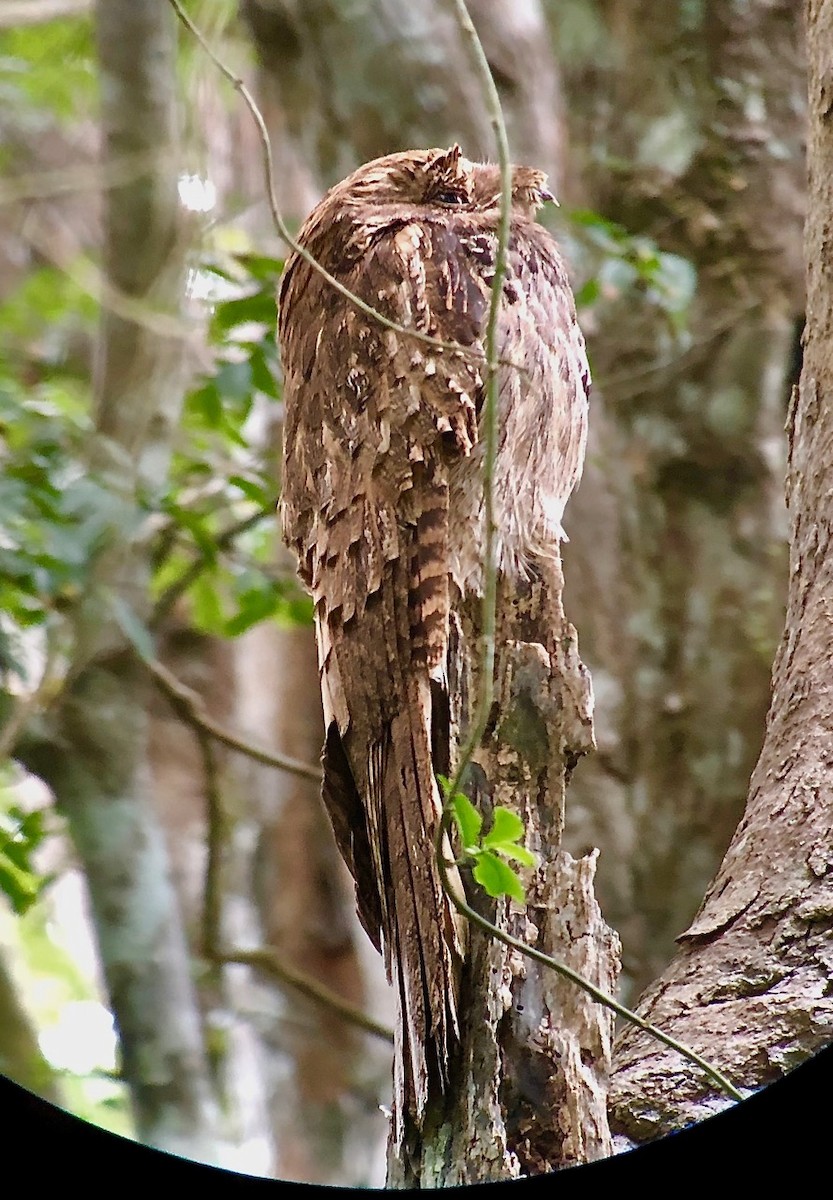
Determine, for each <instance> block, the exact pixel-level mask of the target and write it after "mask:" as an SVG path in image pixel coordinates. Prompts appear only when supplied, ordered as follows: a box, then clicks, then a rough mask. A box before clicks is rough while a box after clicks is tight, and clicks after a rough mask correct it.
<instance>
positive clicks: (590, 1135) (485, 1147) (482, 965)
mask: <svg viewBox="0 0 833 1200" xmlns="http://www.w3.org/2000/svg"><path fill="white" fill-rule="evenodd" d="M552 566H553V570H552V573H551V574H550V575H549V577H548V578H547V579H539V580H537V581H535V582H533V583H531V584H528V585H526V586H521V587H519V586H518V585H517V583H514V584H513V585H512V586H511V587H510V586H509V585H508V584H507V585H503V586H502V587H501V589H500V597H499V620H498V631H497V638H496V646H497V663H496V678H497V681H498V687H497V694H496V698H495V704H494V707H493V711H492V717H491V719H490V722H489V727H488V730H487V733H486V736H485V737H484V739H483V742H482V743H481V745H480V747H479V748H478V750H477V751H476V753H475V755H474V759H473V763H472V767H471V768H470V771H469V780H470V782H469V784H468V785H467V790H468V792H469V795H470V798H471V799H472V801H473V802H474V803H475V805H476V806H477V807H478V809H479V810H480V811H481V812H482V813H483V814H484V816H485V817H486V818H487V819H489V818H490V817H491V813H492V811H493V810H494V807H495V806H496V805H498V804H500V805H503V806H506V807H508V808H511V809H512V810H513V811H515V812H517V813H518V815H519V816H520V817H521V818H522V819H523V821H524V826H525V829H526V842H527V847H528V848H529V849H530V850H532V851H534V852H535V853H536V854H538V855H539V866H538V867H537V869H536V870H535V871H534V873H533V874H532V878H531V880H530V882H529V884H528V886H527V889H526V906H525V907H524V906H519V905H516V904H515V903H514V902H500V903H498V904H497V905H496V904H495V902H490V901H489V900H488V898H487V897H486V896H485V893H484V892H483V891H482V890H481V889H480V888H478V887H477V885H476V884H473V883H472V882H471V881H469V889H468V890H469V901H470V903H471V904H472V906H473V907H475V908H476V909H477V910H478V911H480V912H481V914H482V915H483V916H485V917H487V919H489V920H490V921H492V922H496V923H497V924H498V925H499V926H500V927H501V928H502V929H504V930H506V931H507V932H509V933H511V934H513V935H514V936H515V937H517V938H519V939H521V940H522V941H524V942H526V943H527V944H528V945H531V946H533V947H536V948H537V949H540V950H543V951H544V952H545V953H549V954H552V955H554V956H555V957H556V958H559V959H562V960H563V961H565V962H566V963H567V964H568V965H569V966H571V967H572V968H573V969H574V970H575V971H578V972H579V973H580V974H582V975H584V976H586V977H587V978H589V979H590V980H591V981H592V982H593V983H595V984H596V985H597V986H598V987H601V988H602V989H604V990H605V991H607V992H608V993H610V992H613V991H614V990H615V987H616V981H617V977H618V969H619V960H618V953H619V940H618V938H617V937H616V935H615V934H614V933H613V932H612V930H610V929H609V928H608V927H607V925H606V924H605V922H604V920H603V919H602V915H601V912H600V910H599V907H598V905H597V904H596V901H595V898H594V895H593V877H594V875H595V867H596V855H595V853H592V854H590V855H588V856H586V857H585V858H583V859H579V860H575V859H573V858H572V857H571V856H570V855H569V854H567V853H566V851H564V850H562V849H561V848H560V843H561V833H562V830H563V826H564V800H565V789H566V784H567V781H568V779H569V776H570V774H571V773H572V770H573V767H574V766H575V764H576V762H577V761H578V759H579V758H580V757H581V756H582V755H583V754H586V753H587V752H588V751H589V750H590V749H591V748H592V746H593V724H592V708H593V698H592V689H591V686H590V679H589V676H588V675H587V671H586V669H585V668H584V665H583V664H582V662H581V660H580V658H579V656H578V647H577V639H576V632H575V629H573V627H572V625H570V624H569V623H568V622H567V621H566V620H565V618H564V610H563V606H562V602H561V592H562V588H563V580H562V576H561V570H560V566H559V565H558V564H557V563H554V564H552ZM480 625H481V622H480V611H479V606H478V605H477V604H467V605H465V606H464V607H463V608H462V610H461V611H459V612H458V613H457V614H456V617H455V619H454V621H453V625H452V648H451V651H450V665H449V695H450V699H451V721H452V730H453V732H454V735H455V737H456V741H457V744H458V747H459V745H460V744H461V743H462V742H463V741H465V738H466V734H467V728H468V725H469V723H470V720H471V718H472V716H473V714H472V712H471V711H470V710H469V704H470V699H469V698H474V697H475V696H477V695H478V676H479V653H480V639H479V636H478V630H479V629H480ZM469 932H470V945H469V950H468V953H467V957H466V968H465V972H464V979H463V992H462V997H461V1002H460V1014H461V1021H462V1030H461V1042H462V1053H461V1055H460V1058H459V1060H458V1062H457V1063H456V1064H455V1066H454V1067H452V1076H451V1080H450V1083H449V1087H448V1091H447V1095H445V1096H443V1095H438V1096H436V1097H434V1102H433V1110H431V1109H429V1113H430V1115H429V1119H428V1120H427V1121H426V1124H425V1128H424V1129H422V1130H419V1131H418V1130H415V1129H410V1130H406V1136H405V1141H404V1145H402V1146H398V1145H396V1144H395V1141H394V1140H393V1139H392V1144H391V1151H392V1152H391V1156H390V1167H389V1176H388V1181H389V1184H390V1185H392V1186H397V1187H451V1186H457V1185H461V1184H469V1183H485V1182H490V1181H497V1180H500V1179H507V1178H508V1179H513V1178H518V1177H519V1176H520V1175H527V1174H540V1173H542V1172H546V1171H553V1170H556V1169H557V1168H559V1167H565V1166H573V1165H575V1164H577V1163H582V1162H588V1161H592V1160H593V1159H596V1158H601V1157H604V1156H605V1155H608V1154H610V1153H611V1141H610V1133H609V1130H608V1124H607V1107H606V1103H607V1080H608V1074H609V1069H610V1048H611V1043H612V1038H613V1016H612V1014H611V1013H610V1011H609V1010H607V1009H605V1008H602V1007H601V1006H600V1005H598V1004H596V1003H595V1002H594V1001H592V1000H590V999H589V997H588V996H587V995H586V994H585V993H583V992H581V991H580V990H579V989H578V988H577V987H576V986H575V985H574V984H572V983H570V982H569V981H566V980H563V979H562V978H561V977H560V976H558V975H556V974H554V973H553V972H552V971H551V970H550V969H549V968H547V967H544V966H543V965H540V964H538V963H535V962H533V961H532V960H531V959H527V958H524V957H523V956H521V955H520V954H519V952H517V951H516V950H513V949H511V948H509V947H506V946H505V945H503V944H502V943H500V942H497V941H495V940H494V939H493V938H492V936H491V935H490V934H487V933H484V932H482V931H480V930H479V929H476V928H474V927H471V928H470V931H469ZM429 1104H430V1101H429ZM404 1105H405V1097H404V1096H399V1095H396V1094H395V1095H394V1106H395V1108H397V1109H398V1110H399V1111H404Z"/></svg>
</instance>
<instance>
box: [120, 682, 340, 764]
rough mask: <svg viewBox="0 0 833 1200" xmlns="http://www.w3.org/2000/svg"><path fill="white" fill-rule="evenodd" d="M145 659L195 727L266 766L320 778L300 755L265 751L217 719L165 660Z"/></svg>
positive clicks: (179, 711)
mask: <svg viewBox="0 0 833 1200" xmlns="http://www.w3.org/2000/svg"><path fill="white" fill-rule="evenodd" d="M142 661H143V662H144V664H145V666H146V667H147V669H148V671H150V673H151V675H152V676H153V678H154V680H155V681H156V683H157V684H158V686H159V688H160V689H161V691H162V692H164V694H165V695H166V696H167V698H168V701H169V702H170V705H171V707H172V708H173V710H174V712H175V713H177V715H178V716H180V717H181V718H182V720H183V721H185V722H187V724H189V725H191V726H192V727H193V728H194V729H199V730H202V731H203V732H204V733H206V734H209V735H210V736H211V737H212V738H214V740H215V741H217V742H220V744H221V745H223V746H228V748H229V749H230V750H236V751H238V753H240V754H245V755H247V756H248V757H249V758H253V759H254V760H255V762H259V763H263V764H264V766H267V767H274V768H275V769H276V770H278V771H288V772H289V773H290V775H300V776H301V778H302V779H312V780H313V781H314V782H316V783H319V782H320V781H321V768H320V767H316V766H313V765H312V764H311V763H305V762H301V761H300V760H299V759H297V758H290V757H289V756H288V755H286V754H278V753H277V752H275V751H273V750H263V749H261V747H259V746H253V745H252V744H251V742H247V741H246V740H245V738H242V737H240V736H239V735H238V734H236V733H233V732H232V731H231V730H229V729H226V728H225V727H224V726H222V725H220V724H219V723H218V722H217V721H215V720H214V718H213V717H211V716H210V715H209V713H208V712H207V711H206V708H205V704H204V703H203V699H202V697H201V696H200V695H198V694H197V692H195V691H193V690H192V689H191V688H189V687H187V686H186V685H185V684H184V683H182V682H181V681H180V680H179V679H177V678H176V676H175V675H174V674H172V672H171V671H169V670H168V668H167V667H165V666H163V665H162V663H160V662H157V661H156V660H154V659H143V660H142Z"/></svg>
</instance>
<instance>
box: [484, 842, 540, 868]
mask: <svg viewBox="0 0 833 1200" xmlns="http://www.w3.org/2000/svg"><path fill="white" fill-rule="evenodd" d="M490 849H492V850H496V851H497V852H498V854H503V855H504V856H505V857H506V858H513V859H514V860H515V862H519V863H521V864H522V865H523V866H525V867H537V865H538V856H537V855H536V854H533V852H532V851H531V850H527V848H526V846H519V845H518V844H517V842H501V843H499V844H498V845H495V846H491V847H490Z"/></svg>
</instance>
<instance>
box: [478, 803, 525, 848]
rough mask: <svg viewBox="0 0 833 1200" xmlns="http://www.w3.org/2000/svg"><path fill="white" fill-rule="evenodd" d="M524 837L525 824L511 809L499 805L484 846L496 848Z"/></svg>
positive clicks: (484, 840)
mask: <svg viewBox="0 0 833 1200" xmlns="http://www.w3.org/2000/svg"><path fill="white" fill-rule="evenodd" d="M523 835H524V823H523V821H522V820H521V818H520V817H519V816H518V814H517V813H515V812H512V809H511V808H504V807H503V806H502V805H500V804H499V805H498V806H497V807H496V808H495V811H494V815H493V817H492V828H491V829H490V830H489V832H488V833H487V834H486V836H485V837H484V839H483V845H484V846H486V847H488V846H496V845H499V844H500V843H501V842H517V841H519V840H520V839H521V838H522V837H523Z"/></svg>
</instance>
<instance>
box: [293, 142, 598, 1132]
mask: <svg viewBox="0 0 833 1200" xmlns="http://www.w3.org/2000/svg"><path fill="white" fill-rule="evenodd" d="M545 184H546V176H544V175H543V174H542V173H541V172H539V171H535V170H532V169H530V168H527V167H515V168H513V175H512V212H511V235H510V242H509V252H508V261H507V271H506V277H505V280H504V283H503V290H502V296H501V307H500V316H499V323H498V340H499V354H500V358H501V360H502V361H503V363H504V364H505V365H502V366H500V368H499V396H500V400H499V414H500V418H499V419H500V437H499V449H498V454H497V461H496V470H495V481H494V500H495V519H496V524H497V532H496V554H497V564H498V569H499V571H500V572H501V573H502V574H503V575H505V576H508V577H510V578H512V577H522V576H526V575H527V574H528V572H529V571H530V569H531V568H534V566H535V564H536V562H539V561H541V560H545V559H547V558H553V557H554V556H555V555H556V554H557V552H558V543H559V539H560V538H562V537H563V533H562V529H561V518H562V514H563V511H564V505H565V503H566V501H567V498H568V497H569V495H570V493H571V492H572V490H573V488H574V487H575V486H576V484H577V482H578V480H579V477H580V475H581V469H582V463H583V459H584V448H585V438H586V426H587V398H588V392H589V386H590V383H589V372H588V367H587V359H586V356H585V349H584V339H583V338H582V335H581V332H580V331H579V328H578V325H577V323H576V314H575V306H574V303H573V297H572V293H571V291H570V286H569V283H568V281H567V274H566V271H565V268H564V265H563V263H562V261H561V258H560V256H559V253H558V250H557V248H556V245H555V242H554V241H553V239H552V237H551V236H550V235H549V234H548V233H547V232H546V230H544V229H543V228H541V226H539V225H537V224H535V221H534V217H535V214H536V212H537V210H538V209H539V208H540V206H541V204H542V203H543V201H544V200H546V199H551V197H550V195H549V193H548V192H547V191H546V190H545ZM499 203H500V174H499V171H498V168H497V167H496V166H493V165H488V164H482V163H475V162H470V161H468V160H467V159H466V158H464V157H463V155H462V154H461V152H460V148H459V147H458V146H452V147H451V148H450V149H449V150H414V151H410V152H407V153H400V154H391V155H387V156H386V157H384V158H380V159H377V160H375V161H374V162H370V163H367V164H365V165H364V166H362V167H360V168H359V169H358V170H357V171H355V172H354V173H353V174H352V175H350V176H349V177H348V178H347V179H344V180H343V181H342V182H341V183H338V184H336V186H335V187H333V188H332V189H331V190H330V191H329V192H328V193H327V195H326V196H325V197H324V198H323V200H322V201H321V202H320V204H319V205H318V206H317V208H315V209H314V211H313V212H312V213H311V215H310V216H309V217H308V218H307V220H306V222H305V224H304V226H303V228H302V229H301V232H300V234H299V241H300V243H301V245H302V246H304V247H305V248H306V249H307V251H309V252H310V253H311V254H312V255H313V257H314V258H315V259H316V260H317V261H318V262H319V263H320V264H322V265H323V266H324V267H325V268H326V269H327V270H328V271H329V272H331V273H332V274H333V275H334V276H335V277H336V278H337V279H338V280H340V281H341V282H342V283H343V284H345V285H346V287H347V288H349V289H350V291H351V292H353V293H354V294H355V295H357V296H359V297H360V298H361V299H363V300H364V301H365V302H366V303H368V304H370V305H371V306H373V307H374V308H375V309H377V310H378V311H379V312H381V313H382V314H384V315H385V316H386V317H388V318H389V319H391V320H393V321H395V322H396V323H397V324H399V325H402V326H406V327H408V328H413V329H415V330H419V331H421V332H423V333H426V334H430V335H432V336H434V337H436V338H439V339H441V340H443V341H447V342H454V343H456V344H459V346H460V347H461V348H462V349H461V351H459V352H457V351H448V350H440V349H437V348H435V347H433V346H430V345H428V344H426V343H424V342H421V341H419V340H417V339H415V338H413V337H410V336H408V335H406V334H403V333H398V332H394V331H392V330H390V329H387V328H385V327H384V326H382V325H381V324H380V323H379V322H378V321H376V320H374V319H373V318H372V317H370V316H368V315H366V314H365V313H363V312H361V311H360V310H359V309H358V308H357V307H356V306H355V304H354V303H352V302H351V301H350V300H349V299H347V298H346V297H344V296H342V295H341V294H339V293H338V292H337V291H336V290H335V289H334V288H333V287H332V286H331V285H330V284H329V283H328V282H327V281H326V280H325V279H324V278H323V277H322V276H321V275H320V274H319V273H318V272H317V271H316V270H315V269H314V268H312V267H311V266H310V265H309V264H308V263H307V262H306V261H305V260H304V259H302V258H301V257H300V256H298V255H297V254H293V255H291V256H290V258H289V260H288V262H287V265H286V271H285V274H284V276H283V280H282V283H281V289H280V316H279V336H280V347H281V358H282V363H283V370H284V381H285V382H284V400H285V405H286V424H285V443H284V468H283V494H282V500H281V510H282V519H283V527H284V533H285V537H286V540H287V542H288V544H289V545H290V546H291V547H292V548H293V549H294V550H295V551H296V552H297V555H298V560H299V569H300V572H301V575H302V576H303V579H304V581H305V582H306V584H307V586H308V587H309V588H310V589H311V591H312V595H313V598H314V604H315V628H316V635H317V642H318V661H319V666H320V672H321V694H322V699H323V707H324V720H325V728H326V742H325V746H324V753H323V760H322V761H323V769H324V783H323V797H324V801H325V803H326V806H327V809H328V811H329V813H330V817H331V819H332V823H333V827H334V830H335V834H336V838H337V841H338V844H339V848H340V850H341V853H342V854H343V856H344V858H345V860H346V862H347V865H348V867H349V868H350V871H351V872H352V874H353V877H354V879H355V882H356V895H357V900H358V909H359V914H360V917H361V920H362V923H363V925H364V927H365V929H366V930H367V932H368V934H369V935H370V937H371V939H372V940H373V942H374V943H375V945H376V946H377V948H378V949H380V950H383V951H384V954H385V958H386V963H387V969H388V974H389V977H390V978H391V981H392V982H393V984H394V987H395V989H396V993H397V996H398V1004H399V1020H398V1023H397V1047H396V1052H395V1072H396V1073H397V1087H396V1089H395V1094H397V1095H400V1096H404V1097H406V1101H405V1103H406V1106H407V1108H408V1110H409V1113H410V1115H411V1117H412V1118H413V1119H414V1120H415V1121H416V1122H417V1124H419V1123H420V1122H421V1120H422V1117H423V1115H424V1111H425V1106H426V1102H427V1097H428V1094H429V1086H433V1087H440V1088H442V1087H443V1086H444V1084H445V1082H446V1080H447V1077H448V1064H449V1056H450V1055H451V1054H452V1053H453V1049H454V1046H455V1044H456V1041H457V1038H458V1033H459V1021H458V999H459V982H460V968H461V962H462V956H463V953H464V947H463V944H462V938H461V933H460V931H459V930H458V928H457V925H456V923H455V919H454V914H453V910H452V907H451V905H450V903H449V901H448V899H447V897H446V896H445V895H444V893H443V890H442V888H441V886H440V881H439V878H438V874H437V870H436V866H435V862H434V849H433V844H434V836H435V830H436V826H437V822H438V819H439V814H440V808H441V799H440V794H439V792H438V788H437V783H436V779H435V773H436V772H443V771H444V772H448V770H449V766H448V763H447V762H438V761H437V757H438V755H439V754H440V753H442V752H441V751H438V749H437V747H438V746H442V745H443V744H445V745H447V743H448V721H449V701H448V694H447V693H448V675H447V669H446V668H447V662H446V658H447V649H448V636H449V613H450V611H451V609H452V607H453V606H454V604H455V603H459V601H460V598H461V597H462V596H464V595H465V594H467V593H468V594H479V592H480V591H481V588H482V577H483V572H482V551H483V541H484V519H483V493H482V479H481V467H482V444H481V442H480V441H479V440H478V417H479V414H480V412H481V409H482V405H483V400H484V338H485V328H486V322H487V317H488V309H489V302H490V294H491V283H492V278H493V274H494V262H495V253H496V246H497V225H498V217H499ZM509 362H511V363H512V364H517V369H516V368H515V367H514V366H510V365H508V363H509ZM432 1079H433V1080H434V1081H435V1082H434V1083H433V1084H430V1080H432ZM402 1121H403V1114H402V1113H401V1112H398V1113H397V1125H398V1130H399V1132H400V1133H401V1127H402Z"/></svg>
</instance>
